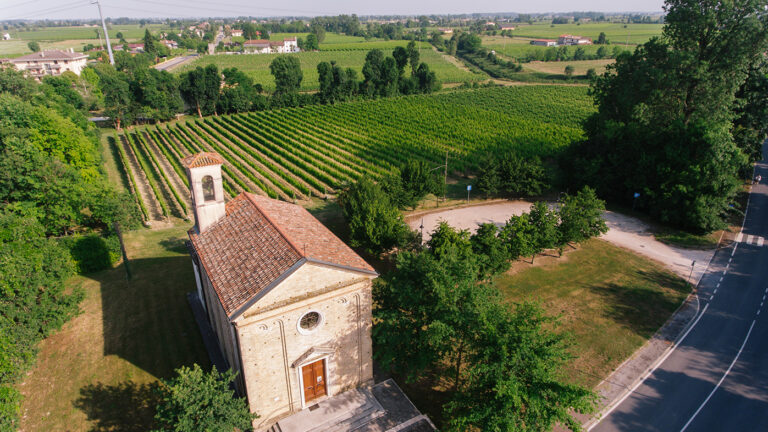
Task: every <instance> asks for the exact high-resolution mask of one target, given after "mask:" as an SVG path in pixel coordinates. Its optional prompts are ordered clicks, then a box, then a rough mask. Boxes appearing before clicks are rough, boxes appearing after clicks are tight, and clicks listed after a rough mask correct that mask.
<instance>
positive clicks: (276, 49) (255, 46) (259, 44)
mask: <svg viewBox="0 0 768 432" xmlns="http://www.w3.org/2000/svg"><path fill="white" fill-rule="evenodd" d="M243 52H246V53H250V54H275V53H278V54H284V53H294V52H299V45H298V42H297V40H296V38H295V37H294V38H287V39H283V40H281V41H272V40H267V39H254V40H247V41H245V42H243Z"/></svg>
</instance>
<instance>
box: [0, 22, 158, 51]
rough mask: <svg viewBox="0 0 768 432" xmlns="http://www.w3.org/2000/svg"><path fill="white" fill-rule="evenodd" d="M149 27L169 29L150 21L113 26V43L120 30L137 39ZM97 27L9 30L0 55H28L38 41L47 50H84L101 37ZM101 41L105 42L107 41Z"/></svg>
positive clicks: (154, 30)
mask: <svg viewBox="0 0 768 432" xmlns="http://www.w3.org/2000/svg"><path fill="white" fill-rule="evenodd" d="M147 28H149V29H150V31H152V32H157V31H158V30H161V29H166V28H167V27H166V26H163V25H160V24H149V25H146V26H144V27H140V26H139V25H113V26H111V27H110V28H109V36H110V38H112V44H115V43H117V33H119V32H122V33H123V37H125V39H126V40H129V41H130V40H137V39H140V38H142V37H144V31H145V30H146V29H147ZM96 29H98V30H99V33H100V34H101V33H102V30H101V27H82V26H78V27H42V28H40V29H36V30H27V31H20V30H9V31H8V33H10V35H11V38H12V39H11V40H8V41H0V57H18V56H20V55H24V54H29V53H31V52H32V51H31V50H30V49H29V47H28V46H27V43H28V42H31V41H37V42H38V43H40V47H41V48H42V49H44V50H46V49H67V48H74V49H75V50H80V51H81V50H82V48H83V45H86V44H93V45H98V44H99V38H98V37H97V36H96ZM102 41H103V43H104V44H105V45H106V41H104V39H103V35H102Z"/></svg>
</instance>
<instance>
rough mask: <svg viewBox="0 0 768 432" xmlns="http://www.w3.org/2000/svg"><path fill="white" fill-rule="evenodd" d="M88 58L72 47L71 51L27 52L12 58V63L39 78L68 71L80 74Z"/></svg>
mask: <svg viewBox="0 0 768 432" xmlns="http://www.w3.org/2000/svg"><path fill="white" fill-rule="evenodd" d="M87 60H88V56H87V55H85V54H83V53H78V52H75V50H74V49H71V48H70V49H69V51H60V50H47V51H40V52H36V53H32V54H27V55H25V56H21V57H17V58H14V59H11V60H10V63H13V65H14V66H16V69H18V70H22V71H27V72H28V73H29V75H31V76H32V77H33V78H35V79H37V80H39V79H41V78H42V77H44V76H59V75H61V74H62V73H64V72H66V71H71V72H74V73H75V74H77V75H80V72H81V71H82V70H83V68H84V67H85V65H86V61H87Z"/></svg>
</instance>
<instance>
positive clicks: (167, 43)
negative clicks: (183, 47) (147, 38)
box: [142, 39, 179, 49]
mask: <svg viewBox="0 0 768 432" xmlns="http://www.w3.org/2000/svg"><path fill="white" fill-rule="evenodd" d="M160 43H161V44H163V45H165V46H167V47H168V48H170V49H175V48H178V47H179V44H178V42H176V41H172V40H167V39H163V40H161V41H160ZM142 48H143V47H142Z"/></svg>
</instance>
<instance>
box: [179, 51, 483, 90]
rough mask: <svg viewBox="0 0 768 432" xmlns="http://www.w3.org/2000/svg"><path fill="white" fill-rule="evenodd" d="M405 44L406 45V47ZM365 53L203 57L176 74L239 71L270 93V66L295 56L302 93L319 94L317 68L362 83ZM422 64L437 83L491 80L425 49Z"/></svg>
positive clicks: (337, 52)
mask: <svg viewBox="0 0 768 432" xmlns="http://www.w3.org/2000/svg"><path fill="white" fill-rule="evenodd" d="M404 43H405V41H403V44H404ZM367 53H368V52H367V51H366V50H351V51H320V52H302V53H296V54H242V55H213V56H203V57H201V58H199V59H197V60H195V61H194V62H192V63H189V64H187V65H184V66H183V67H181V68H179V69H176V70H174V72H176V73H178V72H182V71H185V70H189V69H190V68H194V67H196V66H203V67H204V66H207V65H209V64H215V65H217V66H218V67H219V69H224V68H230V67H236V68H238V69H240V70H242V71H243V72H245V73H247V74H248V75H250V76H251V77H252V78H253V79H254V81H256V82H257V83H260V84H261V85H263V86H264V88H265V89H267V90H273V89H274V88H275V83H274V78H273V77H272V74H271V73H270V72H269V64H270V63H272V60H274V59H275V57H276V56H278V55H293V56H296V57H298V59H299V61H300V62H301V68H302V71H303V72H304V80H303V81H302V83H301V89H302V90H317V89H318V86H319V83H318V75H317V65H318V64H319V63H321V62H324V61H325V62H330V61H335V62H336V64H338V65H339V66H341V67H344V68H347V67H350V68H352V69H354V70H356V71H357V73H358V77H359V79H360V80H362V79H363V75H362V70H363V64H364V63H365V56H366V54H367ZM385 54H386V55H391V54H392V53H391V51H389V50H387V51H385ZM421 61H422V62H425V63H427V64H428V65H429V67H430V69H431V70H433V71H434V72H435V74H436V75H437V79H439V80H440V81H441V82H446V83H448V82H465V81H481V80H484V79H488V77H487V76H485V75H481V74H475V73H472V72H469V71H467V70H463V69H460V68H459V67H457V66H456V65H455V64H454V63H451V62H450V61H448V60H446V59H445V58H444V57H443V56H442V55H440V54H439V53H438V52H436V51H434V50H433V49H432V48H431V47H427V46H425V47H424V49H422V50H421Z"/></svg>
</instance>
